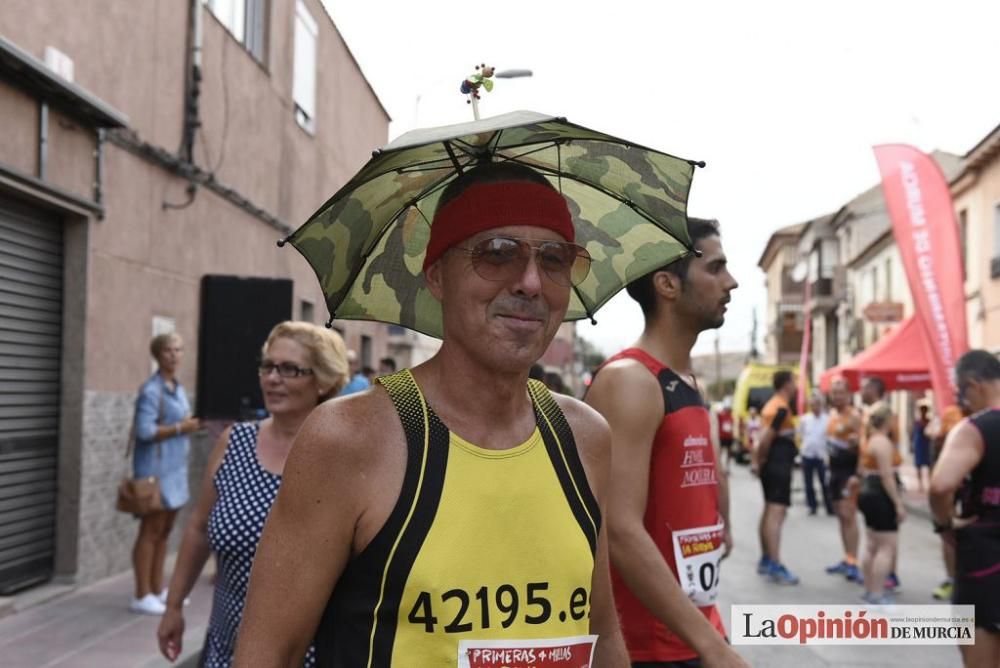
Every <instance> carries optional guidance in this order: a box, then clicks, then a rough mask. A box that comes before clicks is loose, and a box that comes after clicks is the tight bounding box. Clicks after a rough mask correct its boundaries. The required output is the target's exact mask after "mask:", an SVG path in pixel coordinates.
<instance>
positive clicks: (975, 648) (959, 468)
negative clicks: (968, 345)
mask: <svg viewBox="0 0 1000 668" xmlns="http://www.w3.org/2000/svg"><path fill="white" fill-rule="evenodd" d="M955 380H956V383H957V385H958V401H959V404H961V405H962V406H963V407H966V408H968V409H969V410H970V411H972V413H973V414H972V416H971V417H969V418H966V419H965V420H963V421H962V422H960V423H959V424H958V426H957V427H955V428H954V429H952V430H951V431H950V432H949V433H948V437H947V439H946V440H945V443H944V448H943V449H942V450H941V455H940V457H939V458H938V461H937V463H936V464H935V465H934V472H933V473H932V474H931V493H930V501H931V512H932V513H933V514H934V531H936V532H937V533H940V534H943V535H944V536H945V538H946V539H949V540H953V541H954V542H955V585H954V591H953V593H952V599H951V600H952V603H954V604H955V605H974V606H975V614H976V644H975V645H961V646H960V649H961V651H962V659H963V660H964V661H965V665H966V666H969V667H972V666H1000V360H997V358H996V357H994V356H993V355H992V354H990V353H988V352H986V351H985V350H971V351H969V352H967V353H965V354H964V355H962V357H960V358H959V360H958V364H956V365H955ZM967 476H968V477H969V482H968V483H967V484H968V489H967V490H965V496H964V500H963V503H962V505H963V508H962V517H954V512H955V492H956V491H957V490H958V489H959V487H960V486H962V484H963V481H965V479H966V477H967ZM966 505H968V506H969V507H965V506H966Z"/></svg>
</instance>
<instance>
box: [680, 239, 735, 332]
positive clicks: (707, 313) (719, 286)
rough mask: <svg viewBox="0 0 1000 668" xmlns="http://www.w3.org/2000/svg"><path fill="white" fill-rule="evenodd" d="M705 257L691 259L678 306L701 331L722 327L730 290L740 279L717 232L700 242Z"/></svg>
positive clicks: (698, 244)
mask: <svg viewBox="0 0 1000 668" xmlns="http://www.w3.org/2000/svg"><path fill="white" fill-rule="evenodd" d="M696 247H697V248H698V249H699V250H701V253H702V254H701V257H695V258H692V259H691V262H690V264H689V265H688V271H687V280H685V281H684V282H683V283H682V285H681V296H680V299H678V301H677V306H678V309H680V310H681V312H682V313H683V314H684V315H685V316H686V318H687V319H688V320H689V321H690V322H692V323H694V324H696V325H697V328H698V331H704V330H706V329H717V328H719V327H722V323H723V322H724V321H725V319H726V304H728V303H729V293H730V292H732V291H733V290H735V289H736V288H737V287H739V283H737V282H736V279H735V278H733V275H732V274H730V273H729V269H728V265H727V260H726V254H725V253H724V252H723V250H722V241H721V240H720V239H719V237H718V236H717V235H713V236H709V237H705V238H704V239H702V240H701V241H699V242H698V243H697V244H696Z"/></svg>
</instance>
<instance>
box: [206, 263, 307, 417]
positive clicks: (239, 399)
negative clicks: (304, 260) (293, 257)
mask: <svg viewBox="0 0 1000 668" xmlns="http://www.w3.org/2000/svg"><path fill="white" fill-rule="evenodd" d="M291 317H292V281H291V280H290V279H285V278H241V277H239V276H216V275H207V276H203V277H202V279H201V324H200V327H199V332H198V388H197V392H198V396H197V402H198V410H197V415H198V417H200V418H202V419H226V420H248V419H253V418H255V417H258V416H260V415H262V413H263V410H264V400H263V398H262V397H261V394H260V383H259V382H258V379H257V366H258V363H259V361H260V348H261V346H262V345H263V344H264V341H265V340H266V339H267V335H268V334H269V333H270V331H271V329H272V328H273V327H274V326H275V325H277V324H278V323H279V322H282V321H284V320H289V319H290V318H291Z"/></svg>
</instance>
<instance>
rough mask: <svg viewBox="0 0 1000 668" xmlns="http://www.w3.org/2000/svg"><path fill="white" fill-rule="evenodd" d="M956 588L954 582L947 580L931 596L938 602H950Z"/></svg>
mask: <svg viewBox="0 0 1000 668" xmlns="http://www.w3.org/2000/svg"><path fill="white" fill-rule="evenodd" d="M954 588H955V583H954V582H952V581H951V580H945V581H944V582H942V583H941V584H939V585H938V586H937V588H936V589H935V590H934V591H933V592H931V596H933V597H934V598H935V599H936V600H938V601H950V600H951V592H952V590H954Z"/></svg>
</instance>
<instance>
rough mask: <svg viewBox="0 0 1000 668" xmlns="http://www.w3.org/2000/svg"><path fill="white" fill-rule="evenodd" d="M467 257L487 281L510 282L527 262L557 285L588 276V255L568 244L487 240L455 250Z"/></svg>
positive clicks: (566, 285)
mask: <svg viewBox="0 0 1000 668" xmlns="http://www.w3.org/2000/svg"><path fill="white" fill-rule="evenodd" d="M454 248H455V250H460V251H464V252H466V253H468V254H469V255H470V256H471V258H472V268H473V270H475V272H476V274H478V275H479V276H480V277H481V278H484V279H486V280H487V281H509V280H513V279H514V278H517V277H518V276H519V275H521V274H523V273H524V270H525V268H526V267H527V266H528V258H530V257H531V255H532V254H534V255H535V261H536V262H537V263H538V266H539V267H540V268H541V269H542V271H543V272H544V273H545V275H546V276H548V277H549V278H550V279H552V281H553V282H555V283H556V284H558V285H562V286H564V287H570V286H573V285H579V284H580V283H581V282H582V281H583V280H584V279H585V278H587V274H589V273H590V262H591V258H590V253H588V252H587V250H586V249H585V248H583V247H582V246H577V245H576V244H572V243H569V242H568V241H539V240H537V239H516V238H514V237H490V238H489V239H483V240H482V241H480V242H479V243H477V244H475V245H473V246H472V247H471V248H464V247H462V246H455V247H454Z"/></svg>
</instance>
